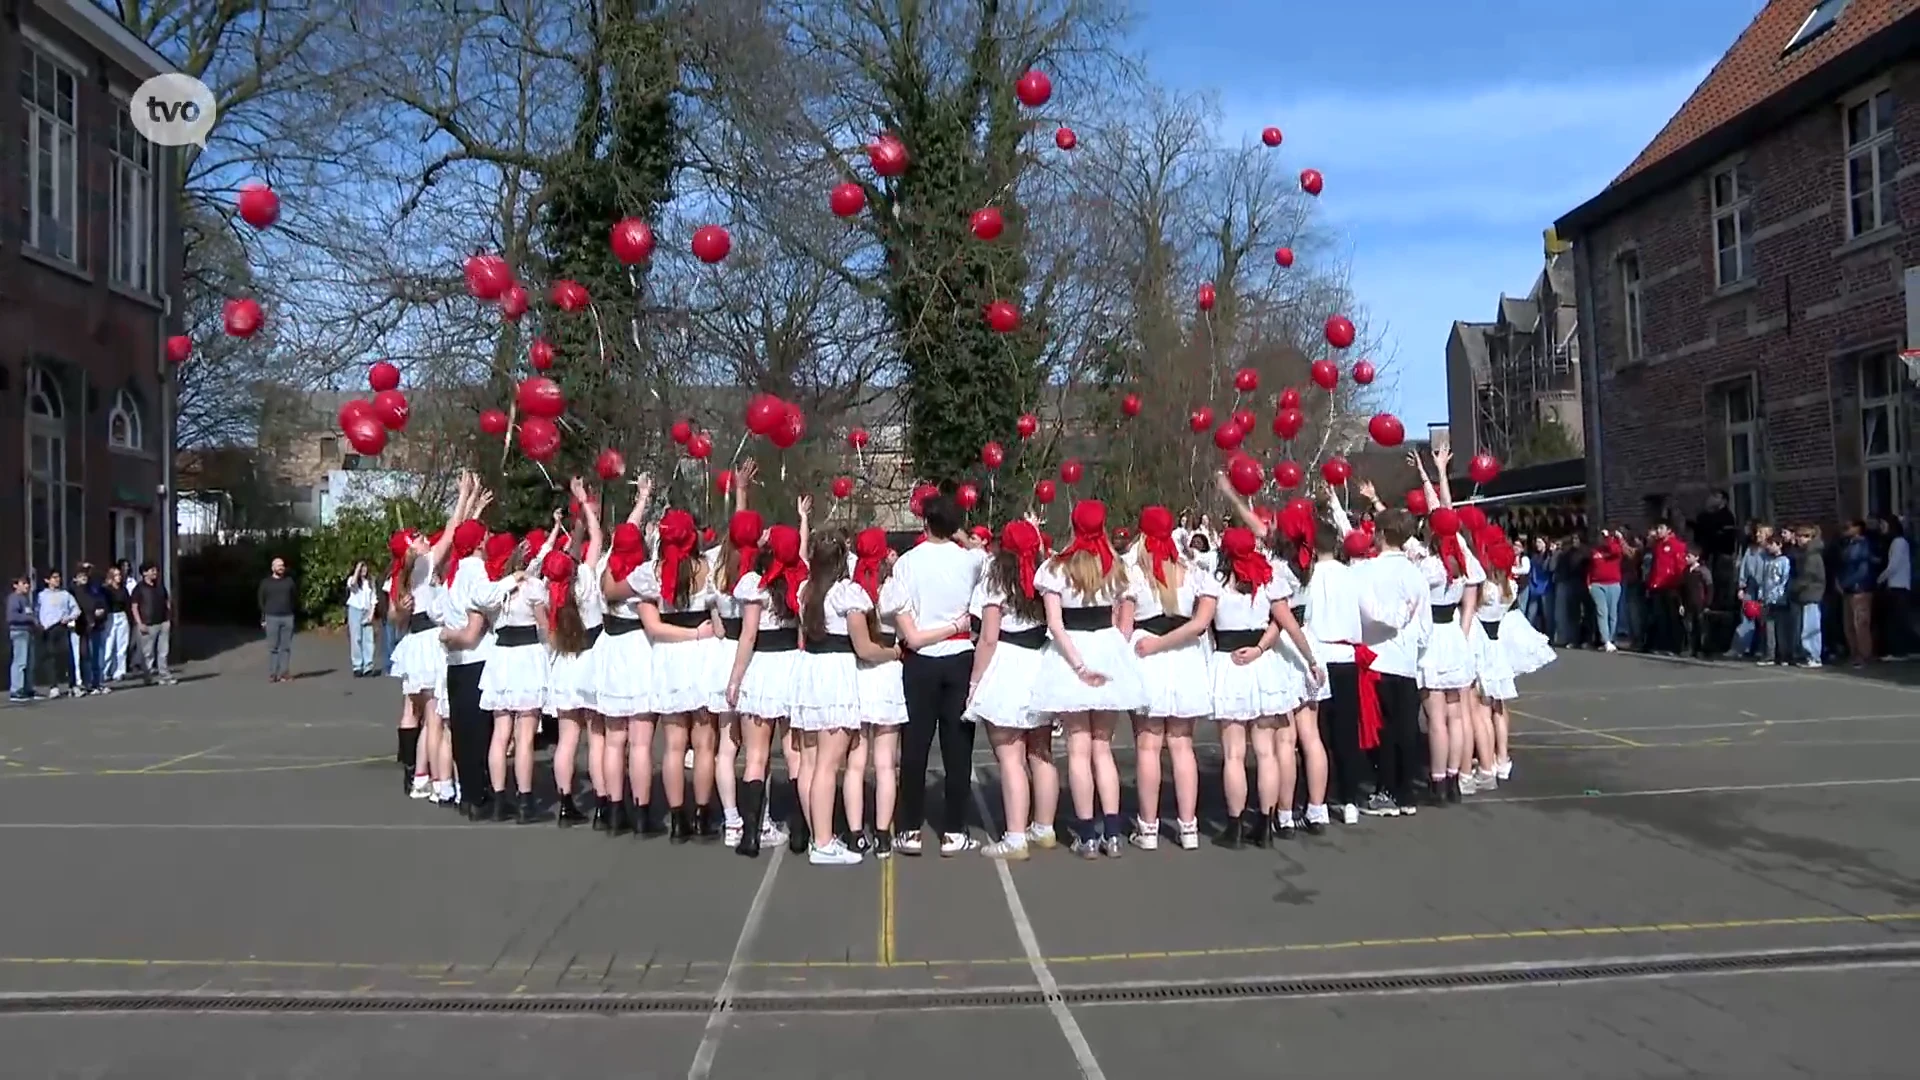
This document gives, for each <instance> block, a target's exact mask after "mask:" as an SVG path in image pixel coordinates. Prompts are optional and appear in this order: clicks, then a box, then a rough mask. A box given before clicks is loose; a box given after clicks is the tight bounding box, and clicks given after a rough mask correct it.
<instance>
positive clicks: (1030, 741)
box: [966, 521, 1060, 860]
mask: <svg viewBox="0 0 1920 1080" xmlns="http://www.w3.org/2000/svg"><path fill="white" fill-rule="evenodd" d="M1039 564H1040V529H1039V528H1038V527H1037V526H1036V525H1034V523H1033V522H1031V521H1010V522H1008V523H1007V524H1006V525H1004V526H1002V527H1001V529H1000V550H998V551H996V552H994V554H993V558H992V560H991V561H990V562H988V563H987V569H986V573H985V575H984V576H982V578H981V580H980V584H979V585H977V586H975V588H974V591H973V601H972V603H971V604H970V605H969V608H970V609H971V613H972V614H973V615H974V616H975V617H976V618H978V619H979V620H980V640H979V641H978V642H977V643H976V644H975V646H974V652H973V674H972V676H971V678H970V679H969V680H968V682H969V689H968V692H967V713H966V715H967V719H969V720H973V721H984V722H985V723H986V725H987V738H988V740H989V741H990V742H991V743H992V746H993V757H994V760H995V761H996V762H998V763H999V765H1000V798H1001V808H1002V810H1003V812H1004V813H1005V815H1006V829H1005V830H1004V831H1003V832H1002V833H1001V835H1000V839H998V840H996V841H994V842H992V843H990V844H987V845H985V846H984V847H982V848H981V849H980V853H981V854H982V855H985V856H987V857H988V858H990V859H1016V860H1017V859H1025V858H1026V857H1027V856H1028V854H1029V849H1030V848H1034V847H1039V848H1051V847H1053V846H1054V845H1055V843H1056V841H1055V840H1054V834H1053V821H1054V817H1055V816H1056V815H1057V814H1058V813H1059V812H1060V772H1059V770H1058V769H1056V768H1054V764H1053V730H1052V729H1053V721H1052V717H1050V716H1048V715H1047V714H1046V713H1043V712H1040V711H1038V710H1036V709H1034V708H1033V684H1034V680H1035V678H1036V677H1037V676H1038V675H1039V673H1040V655H1041V653H1042V652H1043V651H1044V650H1045V649H1046V646H1047V608H1046V602H1045V601H1044V600H1042V599H1041V597H1040V592H1039V589H1038V588H1037V587H1036V586H1035V584H1034V578H1035V576H1036V571H1037V570H1038V569H1039ZM983 824H985V823H983Z"/></svg>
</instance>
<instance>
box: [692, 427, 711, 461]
mask: <svg viewBox="0 0 1920 1080" xmlns="http://www.w3.org/2000/svg"><path fill="white" fill-rule="evenodd" d="M687 456H688V457H690V458H693V459H695V460H696V461H705V460H707V459H708V458H710V457H712V456H713V436H711V435H708V434H707V433H706V432H704V431H700V432H696V433H694V436H693V438H691V439H688V440H687Z"/></svg>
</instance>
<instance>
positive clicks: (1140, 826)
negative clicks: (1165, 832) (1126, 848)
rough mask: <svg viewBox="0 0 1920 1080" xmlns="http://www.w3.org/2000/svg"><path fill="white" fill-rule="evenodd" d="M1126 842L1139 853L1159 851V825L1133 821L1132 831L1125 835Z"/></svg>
mask: <svg viewBox="0 0 1920 1080" xmlns="http://www.w3.org/2000/svg"><path fill="white" fill-rule="evenodd" d="M1127 842H1128V843H1130V844H1132V845H1133V846H1134V847H1137V848H1139V849H1140V850H1141V851H1159V850H1160V823H1159V822H1158V821H1151V822H1149V821H1142V820H1140V819H1139V818H1138V817H1136V818H1134V819H1133V831H1132V832H1130V833H1128V834H1127Z"/></svg>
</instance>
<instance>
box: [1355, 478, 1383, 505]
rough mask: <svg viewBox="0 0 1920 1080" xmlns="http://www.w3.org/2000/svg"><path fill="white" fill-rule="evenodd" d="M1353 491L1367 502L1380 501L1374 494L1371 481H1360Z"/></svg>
mask: <svg viewBox="0 0 1920 1080" xmlns="http://www.w3.org/2000/svg"><path fill="white" fill-rule="evenodd" d="M1354 490H1355V491H1358V492H1359V493H1360V497H1361V498H1363V499H1365V500H1367V501H1368V502H1378V501H1379V499H1380V497H1379V496H1378V495H1376V494H1374V490H1373V481H1371V480H1362V481H1360V485H1359V486H1358V487H1357V488H1355V489H1354Z"/></svg>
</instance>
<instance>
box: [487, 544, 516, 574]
mask: <svg viewBox="0 0 1920 1080" xmlns="http://www.w3.org/2000/svg"><path fill="white" fill-rule="evenodd" d="M518 546H519V541H517V540H515V539H514V538H513V534H512V533H494V534H493V535H492V536H489V537H487V548H486V552H487V577H488V578H489V579H490V580H493V581H499V580H500V579H501V578H503V577H506V576H507V560H508V559H511V558H513V549H514V548H515V547H518Z"/></svg>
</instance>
